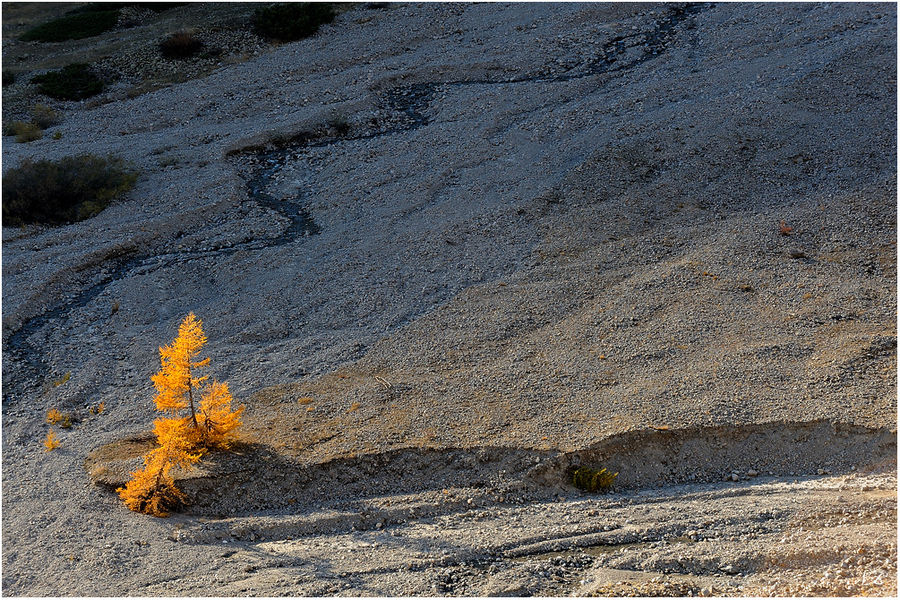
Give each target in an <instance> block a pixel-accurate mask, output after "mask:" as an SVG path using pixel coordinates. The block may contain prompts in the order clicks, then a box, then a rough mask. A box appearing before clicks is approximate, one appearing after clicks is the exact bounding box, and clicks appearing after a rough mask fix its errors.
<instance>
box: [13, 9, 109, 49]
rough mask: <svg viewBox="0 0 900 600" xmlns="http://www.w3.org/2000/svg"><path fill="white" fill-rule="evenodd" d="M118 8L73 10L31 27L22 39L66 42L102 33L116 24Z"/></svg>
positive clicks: (27, 40)
mask: <svg viewBox="0 0 900 600" xmlns="http://www.w3.org/2000/svg"><path fill="white" fill-rule="evenodd" d="M118 21H119V11H118V10H92V11H87V12H73V13H72V14H68V15H66V16H64V17H60V18H58V19H54V20H52V21H48V22H47V23H44V24H43V25H38V26H37V27H34V28H32V29H29V30H28V31H26V32H25V34H24V35H22V37H21V39H22V40H23V41H26V42H64V41H66V40H80V39H82V38H87V37H93V36H95V35H100V34H101V33H103V32H104V31H109V30H110V29H112V28H113V27H115V26H116V23H117V22H118Z"/></svg>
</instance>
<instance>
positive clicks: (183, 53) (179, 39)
mask: <svg viewBox="0 0 900 600" xmlns="http://www.w3.org/2000/svg"><path fill="white" fill-rule="evenodd" d="M201 48H203V42H201V41H200V40H198V39H197V38H195V37H194V34H192V33H190V32H188V31H179V32H178V33H173V34H172V35H170V36H169V37H167V38H166V39H164V40H163V41H161V42H160V43H159V51H160V53H161V54H162V55H163V56H164V57H165V58H188V57H190V56H193V55H194V54H197V53H198V52H200V49H201Z"/></svg>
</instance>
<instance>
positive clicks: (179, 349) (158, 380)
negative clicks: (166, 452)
mask: <svg viewBox="0 0 900 600" xmlns="http://www.w3.org/2000/svg"><path fill="white" fill-rule="evenodd" d="M202 325H203V323H202V322H201V321H200V319H198V318H197V317H195V316H194V313H189V314H188V316H186V317H185V318H184V321H182V322H181V326H180V327H178V337H176V338H175V341H173V342H172V343H171V344H170V345H168V346H163V347H162V348H160V349H159V358H160V362H161V363H162V368H161V369H160V371H159V373H157V374H156V375H154V376H153V378H152V379H153V384H154V385H155V386H156V391H157V392H159V393H158V394H157V395H156V399H155V400H156V409H157V410H160V411H163V412H171V413H173V414H175V413H177V412H178V411H179V410H181V409H183V408H187V407H188V406H190V408H191V417H192V418H193V419H195V420H196V417H195V416H194V415H195V412H196V411H195V410H194V390H195V389H196V388H197V387H199V386H200V384H201V383H203V381H204V380H206V377H194V373H193V372H192V371H191V369H198V368H200V367H205V366H206V365H208V364H209V358H204V359H202V360H196V359H197V356H198V355H199V354H200V349H201V348H203V346H204V344H206V336H205V335H204V334H203V328H202Z"/></svg>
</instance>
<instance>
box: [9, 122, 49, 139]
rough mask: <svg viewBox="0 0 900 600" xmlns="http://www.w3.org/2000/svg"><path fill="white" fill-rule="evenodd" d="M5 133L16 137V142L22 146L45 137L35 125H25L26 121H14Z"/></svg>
mask: <svg viewBox="0 0 900 600" xmlns="http://www.w3.org/2000/svg"><path fill="white" fill-rule="evenodd" d="M3 133H4V134H6V135H14V136H16V141H17V142H19V143H20V144H22V143H27V142H33V141H35V140H39V139H41V138H42V137H44V132H43V130H41V128H40V127H38V126H37V125H35V124H34V123H25V122H24V121H13V122H12V123H10V124H9V126H8V127H7V128H6V130H5V131H4V132H3Z"/></svg>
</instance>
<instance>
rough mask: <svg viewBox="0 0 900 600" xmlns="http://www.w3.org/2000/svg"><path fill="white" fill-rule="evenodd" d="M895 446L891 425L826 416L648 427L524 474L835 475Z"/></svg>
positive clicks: (686, 479) (553, 477) (538, 478)
mask: <svg viewBox="0 0 900 600" xmlns="http://www.w3.org/2000/svg"><path fill="white" fill-rule="evenodd" d="M896 453H897V433H896V432H892V431H890V430H888V429H869V428H866V427H861V426H857V425H847V424H843V423H833V422H831V421H824V420H820V421H810V422H806V423H792V422H774V423H761V424H753V425H738V426H719V427H691V428H685V429H673V430H665V431H659V430H654V429H647V430H642V431H629V432H627V433H623V434H619V435H615V436H612V437H610V438H608V439H606V440H603V441H602V442H600V443H598V444H595V445H593V446H591V447H589V448H585V449H582V450H578V451H575V452H568V453H565V454H562V455H560V456H558V457H556V458H554V459H552V460H550V461H548V462H546V463H544V464H542V465H540V466H539V467H537V468H536V469H535V470H534V471H533V472H532V473H530V477H531V478H532V480H533V481H534V482H536V483H539V484H541V485H546V486H552V485H559V483H560V482H563V481H567V474H568V473H570V472H571V471H572V470H573V469H574V468H575V467H577V466H582V465H585V466H592V467H595V468H599V467H606V468H607V469H609V470H610V471H613V472H618V473H619V476H618V477H617V479H616V484H615V487H616V489H617V490H620V491H621V490H632V489H646V488H654V487H663V486H667V485H677V484H684V483H708V482H715V481H722V480H723V479H730V478H731V477H732V475H733V474H734V475H737V476H738V478H739V479H746V478H747V477H748V474H751V475H753V474H754V473H755V474H756V475H760V476H761V475H778V476H801V475H817V474H819V475H821V474H832V475H834V474H839V473H847V472H849V471H851V470H853V469H854V468H856V469H860V468H863V467H865V466H867V465H871V464H875V463H877V462H879V461H881V460H884V459H885V458H890V457H895V456H896ZM820 471H821V472H820ZM567 483H568V482H567Z"/></svg>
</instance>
